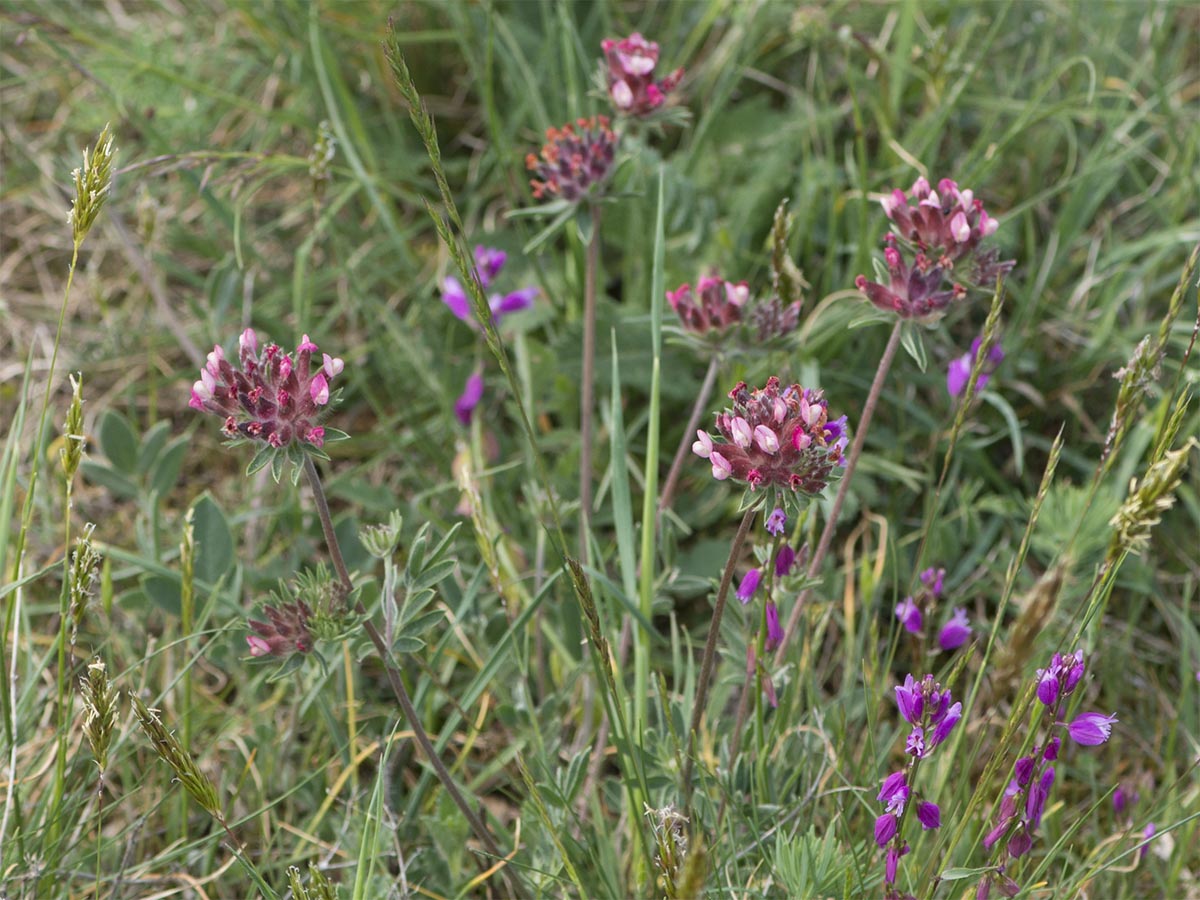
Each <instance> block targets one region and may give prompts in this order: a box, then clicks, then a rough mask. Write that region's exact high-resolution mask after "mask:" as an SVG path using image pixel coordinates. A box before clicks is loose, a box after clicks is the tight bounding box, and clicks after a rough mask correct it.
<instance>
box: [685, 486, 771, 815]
mask: <svg viewBox="0 0 1200 900" xmlns="http://www.w3.org/2000/svg"><path fill="white" fill-rule="evenodd" d="M757 512H758V506H757V505H753V506H751V507H750V508H749V509H747V510H746V512H745V514H744V515H743V516H742V524H741V525H739V526H738V530H737V534H735V535H734V536H733V543H732V544H730V546H729V559H728V560H727V561H726V562H725V571H724V573H723V574H722V575H721V586H720V587H719V588H718V589H717V602H716V604H715V605H714V606H713V614H712V622H710V623H709V626H708V640H707V641H706V642H705V644H704V656H703V657H702V658H701V662H700V676H699V678H698V680H697V681H696V698H695V700H694V701H693V702H692V723H691V725H690V726H689V727H688V752H687V754H686V755H685V756H684V762H683V790H682V793H683V806H684V809H685V810H687V809H690V808H691V804H692V767H693V766H694V765H695V750H696V734H697V732H699V731H700V720H701V719H703V718H704V706H705V701H706V700H707V699H708V682H709V680H710V678H711V676H712V670H713V665H714V664H715V663H716V657H717V638H718V636H719V635H720V633H721V619H722V617H723V616H724V615H725V601H726V600H727V599H728V598H729V585H730V583H731V582H732V581H733V567H734V566H735V565H737V561H738V557H739V556H740V555H741V552H742V545H743V544H744V543H746V536H747V535H748V534H750V527H751V526H752V525H753V524H754V516H755V514H756V513H757Z"/></svg>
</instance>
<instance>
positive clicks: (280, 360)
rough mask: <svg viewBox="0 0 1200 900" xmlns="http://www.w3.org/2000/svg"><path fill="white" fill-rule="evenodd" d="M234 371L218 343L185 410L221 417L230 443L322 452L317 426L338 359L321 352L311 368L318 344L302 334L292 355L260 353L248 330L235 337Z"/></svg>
mask: <svg viewBox="0 0 1200 900" xmlns="http://www.w3.org/2000/svg"><path fill="white" fill-rule="evenodd" d="M238 347H239V350H238V363H239V366H238V367H234V365H233V364H232V363H231V362H229V360H227V359H226V358H225V351H224V350H222V349H221V346H220V345H219V344H218V345H217V346H215V347H213V350H212V352H211V353H209V354H208V361H207V362H206V364H205V366H204V368H203V369H202V370H201V371H200V380H199V381H197V382H196V383H195V384H193V385H192V396H191V399H190V400H189V401H188V406H190V407H191V408H192V409H196V410H199V411H200V412H206V413H211V414H213V415H215V416H222V417H224V419H225V425H224V427H223V428H222V431H223V432H224V433H225V435H226V437H229V438H232V439H246V440H257V441H265V442H266V443H267V444H270V445H271V446H272V447H277V448H281V447H287V446H290V445H292V444H297V443H305V444H308V445H310V446H312V447H316V448H318V449H319V448H320V447H322V446H323V445H324V443H325V429H324V427H322V426H321V425H320V424H318V423H319V421H320V419H321V418H322V417H323V413H324V410H323V409H322V407H325V406H327V405H328V404H329V401H330V399H331V397H332V394H331V392H330V384H331V383H332V381H333V379H334V378H335V377H336V376H338V375H340V374H341V373H342V370H343V369H344V368H345V364H344V363H343V362H342V360H340V359H337V358H335V357H331V356H330V355H329V354H328V353H326V354H324V355H323V356H322V359H321V363H320V365H318V366H317V367H316V368H315V369H314V368H313V356H314V355H315V354H316V352H317V345H316V344H314V343H313V342H312V341H310V340H309V339H308V335H307V334H306V335H304V337H303V339H302V340H301V341H300V344H299V346H297V348H296V353H295V357H294V358H293V356H292V354H290V353H284V352H283V350H282V348H280V346H279V345H278V344H267V345H265V346H264V347H263V348H262V351H261V352H259V349H258V336H257V335H256V334H255V333H254V330H253V329H251V328H247V329H246V330H245V331H244V332H242V335H241V337H240V338H239V339H238Z"/></svg>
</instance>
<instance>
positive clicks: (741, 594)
mask: <svg viewBox="0 0 1200 900" xmlns="http://www.w3.org/2000/svg"><path fill="white" fill-rule="evenodd" d="M761 579H762V572H760V571H759V570H758V569H751V570H750V571H749V572H747V573H746V574H745V575H743V576H742V581H741V583H740V584H739V585H738V589H737V598H738V599H739V600H741V601H742V605H743V606H745V605H746V604H747V603H749V602H750V598H751V597H753V596H754V592H755V591H757V590H758V583H759V581H760V580H761Z"/></svg>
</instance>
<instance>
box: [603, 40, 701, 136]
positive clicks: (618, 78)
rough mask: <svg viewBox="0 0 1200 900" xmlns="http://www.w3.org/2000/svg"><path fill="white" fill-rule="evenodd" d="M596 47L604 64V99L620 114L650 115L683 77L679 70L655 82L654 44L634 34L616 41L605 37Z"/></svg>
mask: <svg viewBox="0 0 1200 900" xmlns="http://www.w3.org/2000/svg"><path fill="white" fill-rule="evenodd" d="M600 47H601V49H602V50H603V51H604V60H605V62H606V63H607V64H608V96H609V99H611V100H612V104H613V106H614V107H615V108H616V110H617V112H618V113H620V114H623V115H627V116H645V115H648V114H649V113H652V112H654V111H655V110H657V109H659V108H660V107H661V106H662V105H663V104H664V103H665V102H666V99H667V95H668V94H670V93H671V91H673V90H675V88H676V86H677V85H678V84H679V82H680V79H682V78H683V69H676V70H675V71H674V72H672V73H671V74H670V75H668V76H667V77H665V78H661V79H659V80H657V81H655V79H654V75H655V69H656V68H658V44H657V43H655V42H654V41H647V40H646V39H645V38H644V37H642V36H641V35H640V34H638V33H637V32H636V31H635V32H634V33H633V34H631V35H630V36H629V37H627V38H621V39H620V40H614V39H612V38H606V39H605V40H603V41H601V42H600Z"/></svg>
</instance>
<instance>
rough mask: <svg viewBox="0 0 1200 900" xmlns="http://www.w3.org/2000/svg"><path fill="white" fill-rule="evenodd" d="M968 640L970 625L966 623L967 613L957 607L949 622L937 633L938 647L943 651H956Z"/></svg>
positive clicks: (969, 637)
mask: <svg viewBox="0 0 1200 900" xmlns="http://www.w3.org/2000/svg"><path fill="white" fill-rule="evenodd" d="M970 639H971V623H970V622H969V621H967V611H966V610H965V609H963V608H962V607H961V606H960V607H957V608H956V609H955V610H954V615H952V616H951V617H950V621H949V622H947V623H946V624H945V625H943V626H942V630H941V631H939V632H938V646H939V647H941V648H942V649H943V650H956V649H958V648H959V647H961V646H962V645H963V644H965V643H966V642H967V641H968V640H970Z"/></svg>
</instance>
